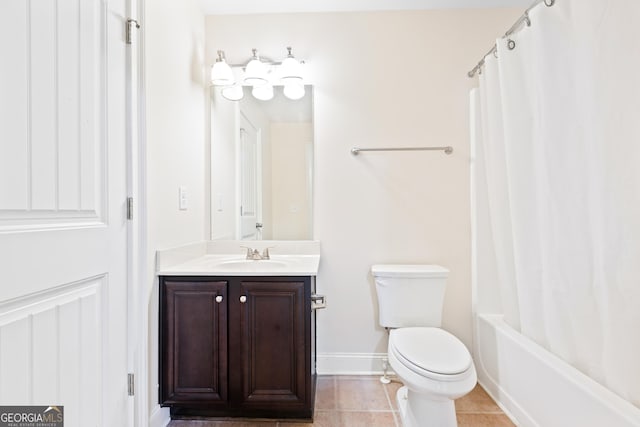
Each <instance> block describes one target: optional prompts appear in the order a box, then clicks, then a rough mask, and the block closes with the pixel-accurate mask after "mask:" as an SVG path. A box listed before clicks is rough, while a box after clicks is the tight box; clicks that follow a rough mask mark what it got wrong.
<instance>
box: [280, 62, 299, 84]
mask: <svg viewBox="0 0 640 427" xmlns="http://www.w3.org/2000/svg"><path fill="white" fill-rule="evenodd" d="M280 79H281V80H282V83H284V84H285V85H286V84H288V83H295V82H301V81H302V64H300V62H298V60H297V59H296V58H294V57H293V56H289V57H287V58H285V59H284V61H282V65H281V66H280Z"/></svg>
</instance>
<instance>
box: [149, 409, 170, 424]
mask: <svg viewBox="0 0 640 427" xmlns="http://www.w3.org/2000/svg"><path fill="white" fill-rule="evenodd" d="M170 421H171V415H169V409H168V408H161V407H160V406H156V407H155V408H153V409H152V410H151V414H149V427H165V426H166V425H168V424H169V422H170Z"/></svg>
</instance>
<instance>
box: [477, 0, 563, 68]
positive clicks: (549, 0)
mask: <svg viewBox="0 0 640 427" xmlns="http://www.w3.org/2000/svg"><path fill="white" fill-rule="evenodd" d="M555 2H556V0H537V1H536V2H535V3H534V4H532V5H531V6H529V8H528V9H527V10H525V11H524V13H523V14H522V16H520V18H518V20H517V21H516V22H515V24H513V25H512V26H511V28H509V30H507V32H506V33H504V36H502V38H505V37H509V36H510V35H511V34H513V33H515V32H516V31H518V29H519V28H520V27H521V26H522V24H525V23H526V24H527V27H529V26H531V19H529V12H530V11H531V9H533V8H534V7H536V6H537V5H539V4H540V3H544V5H545V6H547V7H551V6H553V5H554V4H555ZM515 47H516V45H515V42H514V41H513V40H509V49H513V48H515ZM497 51H498V46H497V45H496V44H494V45H493V47H492V48H491V50H489V52H487V53H485V54H484V55H483V56H482V58H481V59H480V61H478V64H476V66H475V67H473V69H472V70H471V71H469V72H468V73H467V76H469V78H473V77H474V76H475V75H476V73H477V72H478V71H480V69H482V66H483V65H484V59H485V58H486V57H487V56H489V55H492V54H495V53H496V52H497Z"/></svg>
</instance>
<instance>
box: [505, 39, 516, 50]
mask: <svg viewBox="0 0 640 427" xmlns="http://www.w3.org/2000/svg"><path fill="white" fill-rule="evenodd" d="M507 47H508V48H509V50H513V49H515V48H516V42H514V41H513V40H511V39H509V40H507Z"/></svg>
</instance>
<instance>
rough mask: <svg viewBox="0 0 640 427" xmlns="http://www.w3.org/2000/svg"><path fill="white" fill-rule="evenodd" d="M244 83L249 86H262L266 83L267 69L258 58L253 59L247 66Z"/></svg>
mask: <svg viewBox="0 0 640 427" xmlns="http://www.w3.org/2000/svg"><path fill="white" fill-rule="evenodd" d="M244 82H245V84H248V85H251V86H257V85H263V84H265V83H266V82H267V68H266V67H265V66H264V64H263V63H262V62H261V61H260V60H259V59H258V58H255V57H254V58H253V59H252V60H251V61H249V63H248V64H247V68H246V69H245V72H244Z"/></svg>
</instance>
